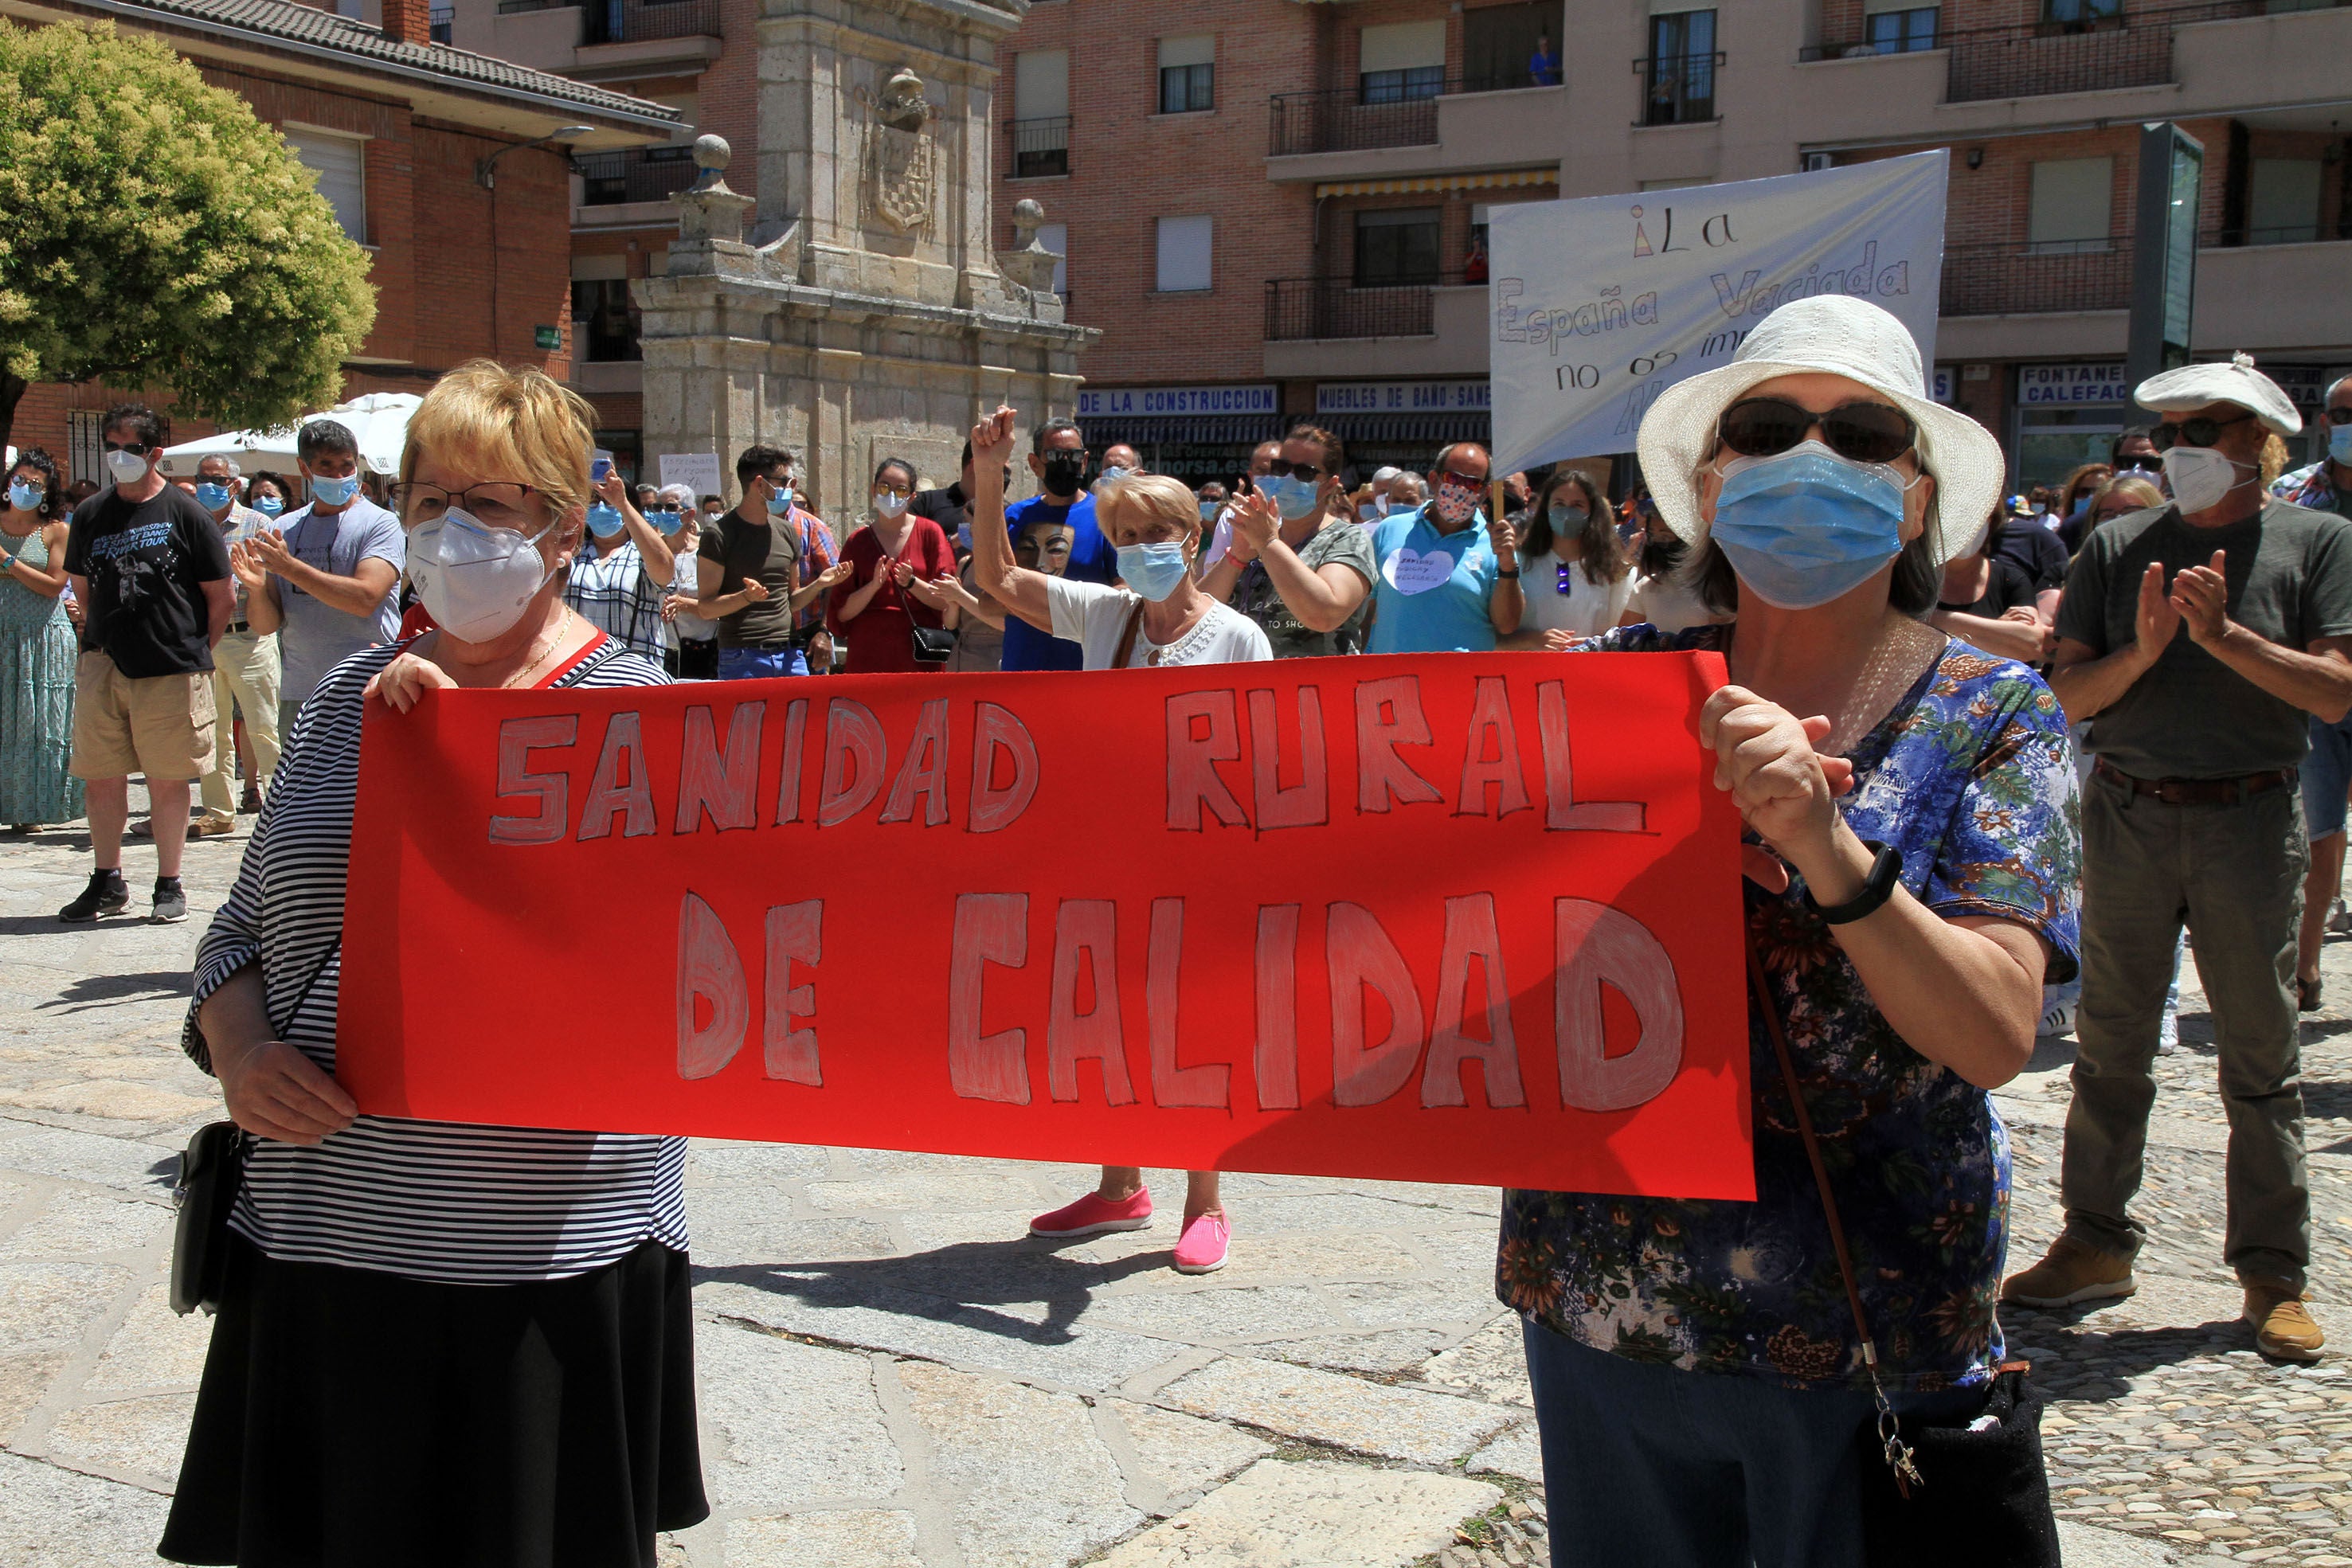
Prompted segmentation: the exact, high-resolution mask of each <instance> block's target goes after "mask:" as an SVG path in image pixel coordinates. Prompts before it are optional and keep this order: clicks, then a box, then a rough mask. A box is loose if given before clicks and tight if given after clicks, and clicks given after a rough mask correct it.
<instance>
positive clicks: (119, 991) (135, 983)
mask: <svg viewBox="0 0 2352 1568" xmlns="http://www.w3.org/2000/svg"><path fill="white" fill-rule="evenodd" d="M189 994H190V991H189V986H188V972H187V971H186V970H185V969H157V970H152V971H151V972H149V973H147V974H143V975H89V976H85V977H82V978H81V979H79V980H76V981H74V982H73V984H71V985H69V986H68V987H66V988H64V989H63V990H61V991H59V992H58V994H57V996H56V997H55V998H52V999H50V1000H48V1001H46V1002H42V1003H40V1004H39V1006H38V1010H39V1011H42V1012H49V1011H52V1010H63V1011H65V1012H69V1013H86V1012H88V1011H89V1010H90V1009H93V1008H109V1007H115V1006H118V1005H120V1004H121V1003H123V1002H140V1001H152V1000H153V999H154V998H157V997H184V996H187V995H189Z"/></svg>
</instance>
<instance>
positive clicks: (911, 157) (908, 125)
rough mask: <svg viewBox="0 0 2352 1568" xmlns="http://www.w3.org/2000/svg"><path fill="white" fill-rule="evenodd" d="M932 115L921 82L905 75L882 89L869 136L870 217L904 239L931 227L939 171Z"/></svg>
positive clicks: (909, 74)
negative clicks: (931, 123) (905, 236)
mask: <svg viewBox="0 0 2352 1568" xmlns="http://www.w3.org/2000/svg"><path fill="white" fill-rule="evenodd" d="M930 113H931V106H930V104H929V101H928V100H926V99H924V97H923V83H922V78H919V77H918V76H916V75H915V73H914V72H912V71H909V70H900V71H899V72H898V74H896V75H895V76H893V77H891V78H890V80H889V81H888V83H887V85H886V86H885V87H884V88H883V89H882V96H881V98H880V99H878V100H877V102H876V103H875V105H874V120H873V123H872V124H871V125H870V126H869V127H868V129H867V131H866V211H867V213H868V214H870V216H871V218H872V219H873V221H875V222H876V223H877V224H879V225H882V226H883V227H886V228H890V229H895V230H897V231H898V233H900V234H919V233H921V232H923V231H925V230H928V229H929V227H930V224H931V205H932V202H931V198H932V193H933V191H934V189H935V187H936V186H937V184H938V174H937V171H938V167H939V149H938V147H937V146H936V145H935V144H934V143H933V142H932V141H931V133H930Z"/></svg>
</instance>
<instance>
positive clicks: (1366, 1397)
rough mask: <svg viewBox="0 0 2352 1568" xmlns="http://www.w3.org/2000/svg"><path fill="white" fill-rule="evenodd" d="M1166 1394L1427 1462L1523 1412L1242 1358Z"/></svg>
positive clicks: (1196, 1407) (1262, 1423)
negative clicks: (1518, 1412)
mask: <svg viewBox="0 0 2352 1568" xmlns="http://www.w3.org/2000/svg"><path fill="white" fill-rule="evenodd" d="M1160 1401H1161V1403H1163V1404H1167V1405H1172V1406H1175V1407H1176V1408H1178V1409H1180V1410H1189V1411H1191V1412H1192V1413H1193V1414H1194V1415H1196V1416H1215V1417H1216V1418H1217V1419H1219V1420H1223V1421H1240V1422H1244V1423H1246V1424H1247V1425H1249V1426H1252V1427H1264V1428H1265V1430H1267V1431H1270V1432H1280V1433H1283V1434H1284V1435H1286V1436H1287V1437H1305V1438H1308V1439H1311V1440H1313V1441H1315V1442H1318V1443H1328V1444H1330V1445H1332V1446H1333V1447H1334V1448H1347V1449H1349V1450H1352V1451H1353V1452H1356V1453H1360V1454H1379V1455H1381V1456H1383V1457H1384V1458H1394V1459H1411V1460H1412V1461H1414V1462H1416V1463H1419V1464H1424V1465H1442V1464H1445V1463H1448V1462H1449V1461H1451V1460H1454V1459H1456V1458H1460V1457H1461V1456H1463V1455H1464V1454H1466V1453H1468V1452H1469V1451H1470V1450H1471V1449H1472V1448H1475V1447H1476V1446H1477V1445H1478V1444H1479V1443H1480V1442H1481V1441H1482V1440H1484V1439H1485V1438H1486V1437H1491V1436H1492V1435H1493V1434H1495V1433H1496V1432H1498V1431H1500V1430H1501V1429H1502V1428H1503V1427H1505V1426H1506V1425H1507V1424H1508V1423H1509V1422H1510V1421H1512V1420H1513V1419H1515V1418H1516V1416H1517V1412H1516V1411H1508V1410H1503V1409H1499V1408H1496V1406H1491V1405H1484V1404H1481V1403H1479V1402H1477V1401H1476V1400H1472V1399H1463V1398H1457V1397H1455V1396H1451V1395H1445V1394H1424V1393H1423V1392H1421V1391H1420V1390H1418V1389H1412V1388H1395V1387H1390V1386H1387V1385H1382V1384H1378V1383H1368V1382H1365V1381H1363V1380H1362V1379H1360V1378H1353V1377H1348V1376H1345V1375H1341V1374H1339V1373H1336V1372H1324V1371H1321V1370H1320V1369H1318V1368H1316V1367H1309V1366H1287V1365H1283V1364H1278V1363H1276V1362H1269V1361H1256V1360H1252V1359H1250V1358H1248V1357H1244V1356H1238V1355H1235V1356H1227V1357H1224V1358H1223V1359H1222V1360H1218V1361H1213V1362H1211V1363H1210V1364H1208V1365H1206V1366H1204V1367H1202V1369H1201V1370H1200V1371H1198V1372H1193V1373H1188V1374H1186V1375H1184V1376H1182V1377H1180V1378H1178V1379H1177V1380H1176V1381H1175V1382H1174V1383H1171V1384H1170V1385H1168V1387H1167V1388H1166V1389H1164V1390H1163V1391H1161V1393H1160Z"/></svg>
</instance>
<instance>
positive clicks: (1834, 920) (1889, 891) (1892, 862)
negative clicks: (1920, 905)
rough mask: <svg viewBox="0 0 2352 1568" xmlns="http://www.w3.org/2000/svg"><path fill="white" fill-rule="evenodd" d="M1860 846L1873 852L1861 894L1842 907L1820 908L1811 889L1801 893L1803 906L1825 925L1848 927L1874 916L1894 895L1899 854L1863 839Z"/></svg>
mask: <svg viewBox="0 0 2352 1568" xmlns="http://www.w3.org/2000/svg"><path fill="white" fill-rule="evenodd" d="M1862 847H1863V848H1864V849H1866V850H1873V851H1875V852H1876V853H1875V855H1874V857H1873V859H1872V860H1871V862H1870V874H1869V875H1868V876H1865V877H1864V878H1863V879H1862V891H1861V892H1860V893H1857V894H1854V895H1853V897H1852V898H1850V899H1848V900H1846V902H1845V903H1843V904H1828V905H1822V904H1816V903H1814V902H1813V890H1812V889H1811V888H1810V887H1809V888H1807V889H1806V890H1805V907H1806V908H1808V909H1810V910H1811V911H1812V912H1813V913H1814V914H1816V915H1820V916H1821V917H1822V922H1823V923H1824V924H1825V925H1853V923H1854V922H1855V921H1857V920H1861V919H1864V918H1865V917H1866V916H1869V915H1875V914H1877V913H1878V911H1879V910H1880V908H1881V907H1883V906H1884V905H1885V903H1886V901H1887V900H1888V899H1890V898H1892V897H1894V896H1895V887H1896V885H1897V884H1898V883H1900V882H1901V881H1902V877H1903V856H1902V854H1901V852H1898V851H1896V850H1895V849H1893V848H1890V847H1889V846H1887V845H1885V844H1882V843H1880V842H1879V841H1877V840H1876V839H1864V840H1863V841H1862Z"/></svg>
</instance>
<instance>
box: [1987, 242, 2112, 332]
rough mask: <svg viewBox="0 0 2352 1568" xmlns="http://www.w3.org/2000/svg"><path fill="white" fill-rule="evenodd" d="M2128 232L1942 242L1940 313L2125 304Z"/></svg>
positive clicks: (1999, 313) (1997, 313) (2004, 313)
mask: <svg viewBox="0 0 2352 1568" xmlns="http://www.w3.org/2000/svg"><path fill="white" fill-rule="evenodd" d="M2131 243H2132V242H2131V236H2130V235H2109V236H2108V237H2107V238H2105V239H2103V240H2069V241H2065V242H2063V244H2061V245H2040V246H2032V245H1951V246H1945V247H1944V296H1943V313H1944V314H1945V315H1947V316H2013V315H2021V314H2028V313H2032V312H2035V311H2055V310H2125V309H2128V308H2130V307H2131V273H2132V266H2131V263H2132V256H2131Z"/></svg>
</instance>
